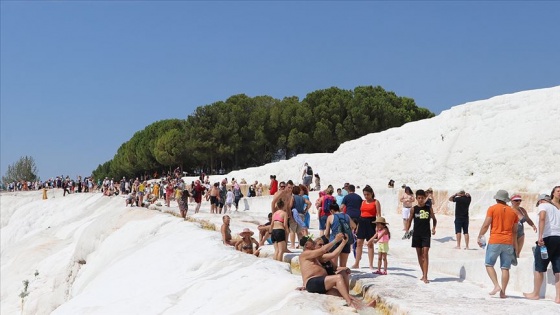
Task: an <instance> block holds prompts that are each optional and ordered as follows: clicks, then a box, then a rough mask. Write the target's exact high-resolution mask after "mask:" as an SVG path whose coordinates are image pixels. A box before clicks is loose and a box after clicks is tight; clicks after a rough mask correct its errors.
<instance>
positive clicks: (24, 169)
mask: <svg viewBox="0 0 560 315" xmlns="http://www.w3.org/2000/svg"><path fill="white" fill-rule="evenodd" d="M37 173H38V172H37V166H36V165H35V160H34V159H33V157H31V156H22V157H21V158H20V159H19V160H17V162H15V163H14V164H12V165H8V170H7V171H6V175H4V176H2V183H3V184H4V185H7V184H9V183H11V182H19V181H22V180H25V181H29V182H34V181H36V180H39V177H38V176H37Z"/></svg>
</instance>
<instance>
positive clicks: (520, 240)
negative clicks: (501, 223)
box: [510, 194, 537, 257]
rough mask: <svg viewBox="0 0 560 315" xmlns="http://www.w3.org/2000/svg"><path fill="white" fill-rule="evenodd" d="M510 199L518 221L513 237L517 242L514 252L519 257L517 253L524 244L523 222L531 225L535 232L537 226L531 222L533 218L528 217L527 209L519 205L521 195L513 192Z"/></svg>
mask: <svg viewBox="0 0 560 315" xmlns="http://www.w3.org/2000/svg"><path fill="white" fill-rule="evenodd" d="M510 199H511V207H512V209H513V210H515V212H516V213H517V217H518V218H519V223H518V225H517V236H516V239H515V241H516V242H517V252H516V253H517V257H519V254H520V253H521V250H522V249H523V245H524V244H525V227H524V225H523V223H525V222H527V224H529V226H531V227H532V228H533V230H534V231H535V232H537V226H536V225H535V223H533V220H531V218H530V217H529V214H528V213H527V210H525V208H523V207H521V201H523V199H522V198H521V195H518V194H515V195H513V196H511V198H510Z"/></svg>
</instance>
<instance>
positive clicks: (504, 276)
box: [486, 266, 509, 299]
mask: <svg viewBox="0 0 560 315" xmlns="http://www.w3.org/2000/svg"><path fill="white" fill-rule="evenodd" d="M486 272H487V273H488V276H489V277H490V280H492V283H493V284H494V289H493V290H492V291H490V293H489V294H490V295H494V294H496V293H498V292H500V297H501V298H502V299H503V298H506V288H507V285H508V282H509V269H502V286H501V287H500V284H499V283H498V275H497V274H496V270H494V267H493V266H486Z"/></svg>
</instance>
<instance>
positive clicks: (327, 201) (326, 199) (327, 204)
mask: <svg viewBox="0 0 560 315" xmlns="http://www.w3.org/2000/svg"><path fill="white" fill-rule="evenodd" d="M333 202H335V200H334V197H332V196H330V195H326V196H323V207H322V210H323V213H324V214H325V215H330V214H331V204H332V203H333Z"/></svg>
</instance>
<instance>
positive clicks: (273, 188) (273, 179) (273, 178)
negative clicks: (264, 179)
mask: <svg viewBox="0 0 560 315" xmlns="http://www.w3.org/2000/svg"><path fill="white" fill-rule="evenodd" d="M277 191H278V181H277V180H276V175H270V195H271V196H274V194H275V193H276V192H277Z"/></svg>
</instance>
